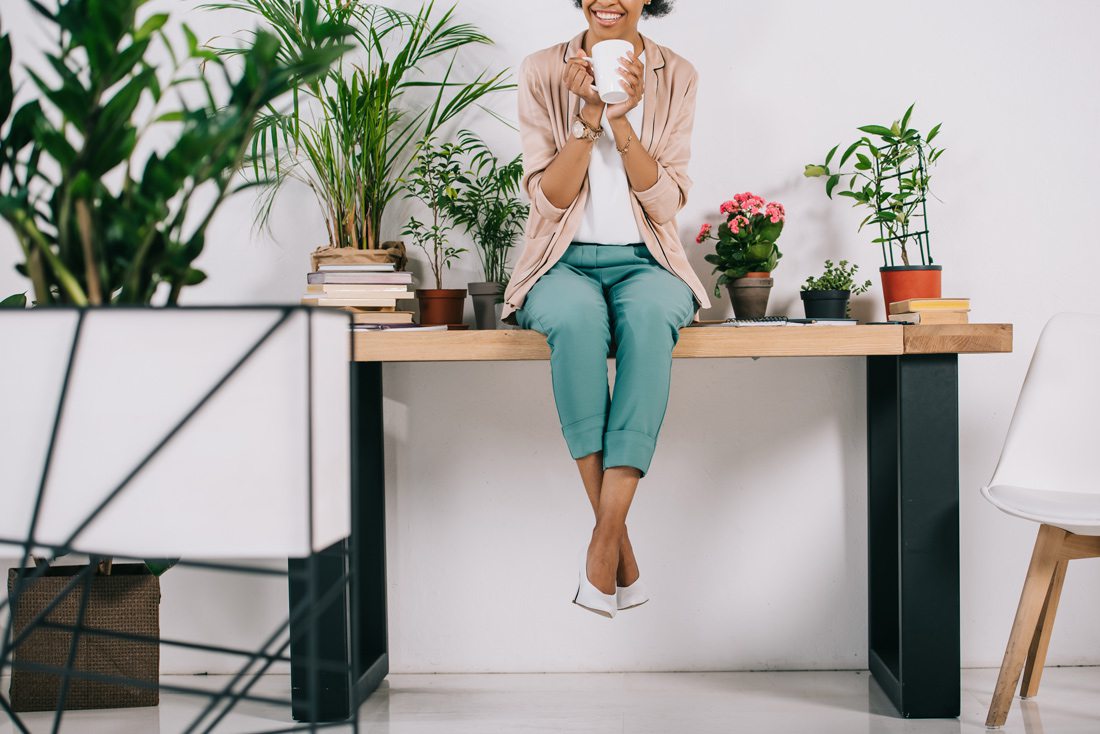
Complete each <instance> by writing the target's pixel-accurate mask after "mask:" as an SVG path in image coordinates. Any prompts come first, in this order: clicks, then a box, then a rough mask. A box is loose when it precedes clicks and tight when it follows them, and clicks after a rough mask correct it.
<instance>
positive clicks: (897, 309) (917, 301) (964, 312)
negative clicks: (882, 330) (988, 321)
mask: <svg viewBox="0 0 1100 734" xmlns="http://www.w3.org/2000/svg"><path fill="white" fill-rule="evenodd" d="M969 314H970V299H969V298H910V299H909V300H908V301H897V302H896V303H891V304H890V317H889V318H890V320H891V321H900V322H902V323H906V324H926V325H927V324H967V323H970V317H969Z"/></svg>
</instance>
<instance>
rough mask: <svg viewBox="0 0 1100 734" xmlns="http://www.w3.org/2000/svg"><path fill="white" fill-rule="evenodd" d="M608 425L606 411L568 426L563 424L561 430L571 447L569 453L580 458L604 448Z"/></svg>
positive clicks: (575, 457)
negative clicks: (604, 436) (604, 435)
mask: <svg viewBox="0 0 1100 734" xmlns="http://www.w3.org/2000/svg"><path fill="white" fill-rule="evenodd" d="M606 427H607V414H606V413H600V414H599V415H593V416H589V417H588V418H582V419H581V420H579V421H575V422H573V423H570V424H569V425H568V426H562V428H561V432H562V435H563V436H565V443H566V445H567V446H568V447H569V455H570V456H572V457H573V458H574V459H580V458H582V457H585V456H588V455H589V454H594V453H596V452H597V451H600V450H601V449H603V430H604V428H606Z"/></svg>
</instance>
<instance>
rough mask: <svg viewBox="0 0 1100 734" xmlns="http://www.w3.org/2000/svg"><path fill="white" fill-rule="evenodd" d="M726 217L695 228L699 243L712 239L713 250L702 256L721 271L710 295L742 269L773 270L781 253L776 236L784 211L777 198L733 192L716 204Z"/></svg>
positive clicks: (785, 214)
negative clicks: (719, 222) (769, 198)
mask: <svg viewBox="0 0 1100 734" xmlns="http://www.w3.org/2000/svg"><path fill="white" fill-rule="evenodd" d="M719 209H720V211H721V213H722V214H724V215H725V217H726V221H725V223H723V224H720V225H718V226H717V227H715V226H713V225H711V224H709V223H707V224H704V225H703V226H702V227H701V228H700V229H699V235H698V236H697V237H696V238H695V241H696V242H698V243H699V244H703V243H704V242H706V241H708V240H714V241H715V246H714V252H713V253H708V254H707V255H704V256H703V259H704V260H706V261H707V262H709V263H711V264H713V265H714V270H713V272H715V273H721V275H720V276H718V282H717V283H715V285H714V295H715V297H719V288H720V287H721V286H722V285H725V284H726V283H728V282H730V281H733V280H736V279H737V278H743V277H745V274H746V273H761V272H764V273H770V272H772V271H773V270H775V268H776V265H777V264H778V263H779V259H780V258H781V257H783V253H781V252H780V251H779V246H778V245H776V240H778V239H779V235H781V234H782V233H783V223H784V222H785V221H786V219H787V212H786V210H785V209H784V208H783V205H782V204H780V203H779V202H777V201H772V202H769V201H765V199H764V198H763V197H761V196H757V195H756V194H753V193H749V192H745V193H743V194H736V195H735V196H734V197H733V198H732V199H730V200H729V201H727V202H725V203H724V204H722V206H721V207H719Z"/></svg>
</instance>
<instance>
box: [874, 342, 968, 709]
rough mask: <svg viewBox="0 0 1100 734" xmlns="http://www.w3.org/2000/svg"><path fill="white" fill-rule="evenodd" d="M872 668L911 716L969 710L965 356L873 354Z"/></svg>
mask: <svg viewBox="0 0 1100 734" xmlns="http://www.w3.org/2000/svg"><path fill="white" fill-rule="evenodd" d="M867 493H868V502H867V566H868V569H867V602H868V620H867V621H868V651H869V652H868V658H869V667H870V669H871V674H872V675H873V676H874V677H875V680H877V681H878V683H879V685H880V686H881V687H882V689H883V691H884V692H885V693H886V695H887V696H889V698H890V700H891V701H893V703H894V706H896V707H897V709H898V711H899V713H901V715H902V716H904V717H906V718H914V719H916V718H954V717H957V716H958V715H959V711H960V685H961V678H960V667H961V661H960V653H959V648H960V643H959V373H958V355H956V354H927V355H924V354H922V355H908V356H901V357H868V358H867Z"/></svg>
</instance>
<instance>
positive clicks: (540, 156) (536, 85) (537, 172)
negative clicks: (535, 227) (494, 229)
mask: <svg viewBox="0 0 1100 734" xmlns="http://www.w3.org/2000/svg"><path fill="white" fill-rule="evenodd" d="M519 76H520V80H519V90H518V91H519V133H520V140H521V142H522V145H523V188H524V190H525V191H526V192H527V196H528V197H529V198H530V199H531V203H532V204H533V205H534V207H535V210H536V211H537V212H538V214H539V216H541V217H542V218H543V219H546V220H548V221H551V222H557V221H560V220H561V218H562V217H563V216H564V215H565V212H566V209H561V208H559V207H556V206H554V205H553V204H552V203H550V200H549V199H548V198H546V194H544V193H543V191H542V174H543V173H544V172H545V171H546V168H547V167H548V166H549V165H550V164H551V163H552V162H553V161H554V158H555V156H557V154H558V146H557V142H556V141H555V140H554V129H553V126H552V123H551V118H550V108H549V105H547V103H546V90H545V89H544V85H543V80H541V79H539V78H538V75H537V73H536V72H535V70H534V68H533V63H532V61H531V57H528V58H526V59H524V60H523V63H522V64H521V65H520V75H519Z"/></svg>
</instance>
